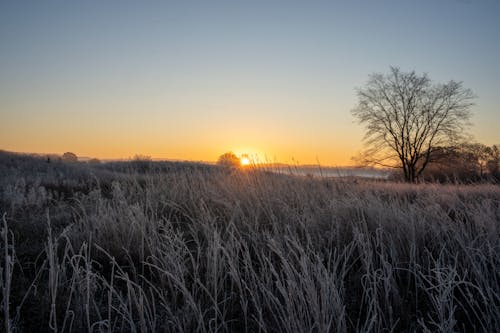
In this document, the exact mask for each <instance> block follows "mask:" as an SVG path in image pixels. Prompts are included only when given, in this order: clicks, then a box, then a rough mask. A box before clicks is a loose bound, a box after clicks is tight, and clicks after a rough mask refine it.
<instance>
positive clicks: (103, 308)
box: [0, 166, 500, 332]
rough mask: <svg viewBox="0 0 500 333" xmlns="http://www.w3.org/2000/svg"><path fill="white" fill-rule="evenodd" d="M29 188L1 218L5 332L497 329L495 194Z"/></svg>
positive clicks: (128, 180)
mask: <svg viewBox="0 0 500 333" xmlns="http://www.w3.org/2000/svg"><path fill="white" fill-rule="evenodd" d="M89 168H90V167H89ZM100 168H102V166H101V167H100ZM23 178H26V179H25V180H24V181H25V186H24V188H23V189H21V188H19V186H18V187H16V188H17V190H16V191H17V192H16V193H17V194H18V195H17V196H16V197H15V198H13V199H12V200H15V205H13V204H12V202H10V199H9V197H8V196H6V195H5V193H6V192H4V196H3V197H2V201H1V206H0V207H1V209H2V210H3V211H5V212H6V213H7V215H4V217H3V221H2V222H3V226H2V234H1V235H2V237H1V238H2V244H1V249H2V253H3V258H2V266H1V273H2V274H1V276H2V278H1V280H0V286H1V288H2V318H3V319H2V321H3V327H4V329H5V331H6V332H20V331H34V330H36V331H40V332H70V331H73V332H80V331H88V332H406V331H415V332H420V331H426V332H457V331H459V332H495V331H496V332H498V331H500V283H499V282H500V281H499V280H500V271H499V267H500V240H499V234H500V232H499V231H500V230H499V226H500V189H499V187H498V186H495V185H486V184H483V185H467V186H465V185H435V184H421V185H408V184H399V183H390V182H375V181H358V182H356V183H351V182H349V181H344V180H332V179H311V178H299V177H293V176H286V175H279V174H272V173H265V172H260V171H253V170H247V171H244V172H237V171H236V172H235V171H232V172H230V173H226V172H224V171H223V170H219V169H217V168H213V169H196V168H173V169H171V170H167V171H165V170H163V171H150V172H146V173H139V174H138V173H135V172H133V170H129V171H127V172H125V173H124V172H120V173H116V174H113V173H109V172H106V173H102V174H101V173H99V170H94V171H93V174H92V177H89V181H88V184H87V186H83V185H82V183H81V181H79V182H72V181H71V179H69V180H68V184H73V183H77V184H78V186H76V185H75V187H74V188H67V189H65V191H66V192H67V193H72V196H71V197H70V198H68V197H65V199H61V200H56V199H51V200H37V199H36V198H31V199H26V198H27V194H28V193H33V191H31V192H30V186H31V185H30V184H35V185H36V186H37V187H40V186H44V187H45V185H43V184H44V182H45V181H44V179H43V178H42V179H38V182H35V181H34V180H30V177H29V175H25V176H24V177H23ZM96 179H97V180H96ZM2 182H3V183H9V182H11V183H12V184H13V185H12V186H14V185H15V184H19V181H18V179H15V178H12V179H4V180H3V181H2ZM35 185H33V186H35ZM12 186H11V187H9V189H12V188H13V187H12ZM68 186H71V185H68ZM48 187H50V186H48ZM9 191H11V190H9ZM9 193H10V192H9ZM20 193H21V194H22V193H24V195H25V199H23V200H20V199H19V197H18V196H19V194H20ZM35 193H45V194H44V195H46V196H49V197H51V198H58V197H59V196H58V194H57V193H51V192H50V190H46V192H44V191H36V192H35ZM30 195H31V196H33V194H30ZM23 205H24V206H23ZM37 221H38V222H37ZM40 221H42V222H40ZM43 221H45V222H46V223H43ZM27 226H31V228H36V230H38V232H37V233H34V235H39V238H37V239H26V236H25V235H26V232H25V230H26V228H27ZM31 237H35V236H31ZM16 239H20V240H21V241H22V242H21V243H20V242H19V241H17V240H16ZM15 240H16V243H15V242H14V241H15ZM30 244H31V246H30ZM37 247H38V248H37ZM34 248H35V249H37V251H35V253H36V255H33V253H34ZM13 309H16V316H14V318H13V317H12V314H13Z"/></svg>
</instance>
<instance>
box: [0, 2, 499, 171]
mask: <svg viewBox="0 0 500 333" xmlns="http://www.w3.org/2000/svg"><path fill="white" fill-rule="evenodd" d="M499 59H500V1H497V0H491V1H488V0H470V1H467V0H429V1H424V0H419V1H416V0H411V1H410V0H407V1H405V0H394V1H383V0H380V1H373V0H372V1H368V0H366V1H361V0H354V1H347V0H346V1H305V0H304V1H284V0H283V1H278V0H267V1H260V0H256V1H242V0H233V1H80V2H76V1H1V2H0V149H4V150H9V151H19V152H37V153H63V152H65V151H72V152H74V153H76V154H77V155H79V156H89V157H98V158H111V159H114V158H128V157H133V156H134V155H135V154H143V155H150V156H152V157H154V158H165V159H181V160H202V161H214V160H216V159H217V157H218V156H219V155H220V154H222V153H224V152H226V151H230V150H232V151H234V152H235V153H237V154H244V153H245V154H250V155H258V158H259V159H267V160H273V161H278V162H292V159H293V160H294V161H296V162H297V163H302V164H310V163H317V162H318V161H319V162H320V163H321V164H324V165H339V166H340V165H349V164H351V163H352V161H351V157H352V156H354V155H356V153H357V152H358V151H359V150H360V149H361V147H362V141H361V140H362V136H363V129H362V127H360V126H359V125H358V124H356V123H355V122H354V119H353V117H352V115H351V113H350V110H351V109H352V108H353V107H354V105H355V104H356V94H355V88H356V87H361V86H363V84H364V83H365V82H366V81H367V79H368V75H369V74H370V73H373V72H388V70H389V66H391V65H392V66H399V67H400V68H401V69H402V70H404V71H408V70H413V69H415V70H416V71H417V72H419V73H423V72H426V73H428V74H429V76H430V77H431V79H433V80H435V81H436V82H445V81H448V80H450V79H455V80H458V81H463V82H464V86H465V87H467V88H471V89H472V90H473V91H474V92H475V93H476V95H477V96H478V98H477V99H476V101H475V102H476V105H475V106H474V107H473V112H474V113H475V115H474V117H473V119H472V122H473V124H474V127H472V133H473V135H474V137H475V139H476V140H477V141H479V142H482V143H485V144H488V145H491V144H498V143H500V129H499V124H500V60H499Z"/></svg>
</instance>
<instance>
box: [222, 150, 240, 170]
mask: <svg viewBox="0 0 500 333" xmlns="http://www.w3.org/2000/svg"><path fill="white" fill-rule="evenodd" d="M217 165H220V166H223V167H227V168H238V167H240V165H241V163H240V159H239V158H238V156H236V155H235V154H234V153H233V152H227V153H224V154H222V155H220V156H219V159H218V160H217Z"/></svg>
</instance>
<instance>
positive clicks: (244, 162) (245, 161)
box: [240, 155, 250, 166]
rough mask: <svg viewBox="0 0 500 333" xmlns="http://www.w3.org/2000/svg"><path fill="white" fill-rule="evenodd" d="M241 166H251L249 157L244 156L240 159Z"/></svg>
mask: <svg viewBox="0 0 500 333" xmlns="http://www.w3.org/2000/svg"><path fill="white" fill-rule="evenodd" d="M240 164H241V166H247V165H250V159H249V158H248V156H247V155H242V156H241V158H240Z"/></svg>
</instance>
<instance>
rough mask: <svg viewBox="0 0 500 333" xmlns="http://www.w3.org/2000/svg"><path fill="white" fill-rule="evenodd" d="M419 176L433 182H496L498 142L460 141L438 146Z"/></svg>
mask: <svg viewBox="0 0 500 333" xmlns="http://www.w3.org/2000/svg"><path fill="white" fill-rule="evenodd" d="M423 178H424V179H425V180H437V181H449V180H451V181H454V180H458V181H481V180H495V181H500V145H492V146H487V145H484V144H481V143H462V144H459V145H457V146H454V147H438V148H436V150H435V151H434V153H433V154H432V156H431V158H430V162H429V165H428V166H427V168H426V170H425V172H424V174H423Z"/></svg>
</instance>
